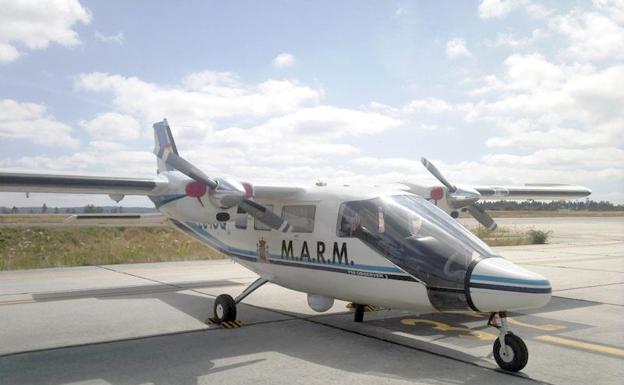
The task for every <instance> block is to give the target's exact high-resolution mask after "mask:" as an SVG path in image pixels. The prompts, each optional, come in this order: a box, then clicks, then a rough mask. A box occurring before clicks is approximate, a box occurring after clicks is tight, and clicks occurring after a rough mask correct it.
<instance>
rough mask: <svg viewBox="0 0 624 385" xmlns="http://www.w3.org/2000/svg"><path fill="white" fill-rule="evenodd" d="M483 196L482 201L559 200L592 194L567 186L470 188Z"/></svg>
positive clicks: (534, 185) (531, 185)
mask: <svg viewBox="0 0 624 385" xmlns="http://www.w3.org/2000/svg"><path fill="white" fill-rule="evenodd" d="M470 187H472V188H473V189H475V190H477V192H478V193H479V194H481V197H480V200H525V199H534V200H551V199H552V200H559V199H578V198H584V197H586V196H588V195H590V194H591V190H590V189H588V188H586V187H583V186H574V185H565V184H526V185H524V186H470Z"/></svg>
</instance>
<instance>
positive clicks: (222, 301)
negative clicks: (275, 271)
mask: <svg viewBox="0 0 624 385" xmlns="http://www.w3.org/2000/svg"><path fill="white" fill-rule="evenodd" d="M267 282H269V281H268V280H266V279H264V278H258V279H256V280H255V281H254V282H253V283H252V284H251V285H249V286H247V288H246V289H245V290H243V292H242V293H240V295H239V296H238V297H236V298H232V296H230V295H229V294H221V295H220V296H218V297H217V298H216V299H215V302H214V315H213V316H212V318H211V319H210V320H211V321H212V322H214V323H217V324H221V323H223V322H231V321H236V305H237V304H238V303H239V302H240V301H242V300H243V299H245V298H246V297H247V296H248V295H249V294H251V293H253V292H254V291H256V289H258V288H259V287H260V286H262V285H264V284H265V283H267Z"/></svg>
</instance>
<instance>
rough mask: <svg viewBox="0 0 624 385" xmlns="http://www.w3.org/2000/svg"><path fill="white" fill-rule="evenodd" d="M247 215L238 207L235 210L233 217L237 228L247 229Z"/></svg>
mask: <svg viewBox="0 0 624 385" xmlns="http://www.w3.org/2000/svg"><path fill="white" fill-rule="evenodd" d="M247 217H248V214H247V212H246V211H245V210H243V209H241V208H240V207H239V208H238V210H236V217H235V218H234V226H236V228H237V229H241V230H246V229H247Z"/></svg>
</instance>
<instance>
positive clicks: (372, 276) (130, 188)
mask: <svg viewBox="0 0 624 385" xmlns="http://www.w3.org/2000/svg"><path fill="white" fill-rule="evenodd" d="M154 136H155V140H156V146H155V149H154V153H155V154H156V156H157V158H158V177H157V178H154V179H129V178H105V177H94V176H62V175H46V174H24V173H0V191H20V192H54V193H59V192H63V193H95V194H108V195H110V197H111V198H113V199H114V200H116V201H119V200H120V199H122V198H123V196H124V195H146V196H148V197H149V198H150V199H151V200H152V201H153V202H154V204H155V205H156V207H157V208H158V210H159V211H160V212H161V213H163V214H164V215H165V216H167V217H168V218H169V219H170V220H171V222H173V224H174V225H175V226H176V227H178V228H179V229H181V230H183V231H184V232H186V233H188V234H189V235H191V236H193V237H195V238H197V239H199V240H200V241H201V242H203V243H205V244H207V245H208V246H210V247H213V248H215V249H217V250H220V251H221V252H223V253H225V254H227V255H228V256H230V257H232V258H233V259H234V260H235V261H237V262H239V263H240V264H241V265H243V266H245V267H246V268H248V269H250V270H252V271H253V272H255V273H256V274H258V275H259V277H260V278H258V279H257V280H256V281H255V282H253V283H252V284H251V285H250V286H249V287H247V288H246V289H245V290H244V291H243V292H242V293H241V294H240V295H238V296H237V297H236V298H233V297H231V296H230V295H227V294H222V295H220V296H218V297H217V298H216V300H215V303H214V316H213V321H214V322H217V323H222V322H227V321H234V320H236V305H237V304H238V303H239V302H241V301H242V300H243V299H244V298H245V297H247V296H248V295H249V294H251V293H252V292H253V291H255V290H256V289H258V288H259V287H261V286H262V285H264V284H265V283H267V282H272V283H274V284H277V285H280V286H283V287H286V288H289V289H293V290H297V291H301V292H305V293H308V304H309V305H310V307H311V308H312V309H314V310H315V311H318V312H323V311H326V310H328V309H330V308H331V307H332V305H333V303H334V299H335V298H337V299H340V300H344V301H350V302H352V303H354V304H357V305H356V309H355V321H356V322H361V321H362V318H363V312H364V305H365V304H371V305H378V306H382V307H385V308H392V309H405V310H414V311H418V312H431V311H441V312H448V311H469V310H473V311H477V312H487V313H491V317H490V320H489V321H488V324H489V325H491V326H494V327H496V328H498V329H499V330H500V332H499V338H498V339H497V340H496V342H495V343H494V357H495V359H496V362H497V363H498V365H500V367H501V368H503V369H505V370H509V371H518V370H521V369H522V368H523V367H524V366H525V365H526V363H527V360H528V351H527V348H526V345H525V344H524V342H523V341H522V339H520V338H519V337H518V336H516V335H515V334H513V333H512V332H511V331H509V328H508V326H507V322H506V314H507V311H512V310H520V309H533V308H539V307H541V306H544V305H545V304H546V303H547V302H548V301H549V299H550V296H551V286H550V282H549V281H548V280H547V279H546V278H544V277H542V276H541V275H538V274H535V273H533V272H531V271H528V270H526V269H524V268H522V267H519V266H517V265H515V264H513V263H511V262H509V261H508V260H506V259H504V258H502V257H501V256H499V255H496V254H495V252H494V251H492V249H490V248H489V247H488V246H487V245H485V244H484V243H483V242H482V241H481V240H479V239H478V238H477V237H476V236H474V235H473V234H472V233H470V232H469V231H468V230H467V229H466V228H464V226H462V225H461V224H460V223H459V222H457V221H456V220H455V219H453V217H456V216H457V210H462V209H467V210H468V211H469V212H470V213H471V214H472V215H473V216H474V217H475V218H476V219H477V221H479V222H480V223H481V224H483V225H484V226H486V227H488V228H494V227H495V224H494V221H493V220H492V218H491V217H490V216H489V215H488V214H486V213H485V212H484V211H483V210H482V209H481V208H479V207H478V206H476V205H475V202H477V201H478V200H479V199H484V198H485V199H570V198H580V197H584V196H587V195H589V194H590V193H591V191H590V190H588V189H586V188H582V187H578V186H566V185H539V186H538V185H532V186H524V187H458V186H454V185H452V184H451V183H449V182H448V181H447V180H446V179H444V177H443V176H442V175H441V174H440V172H439V171H438V170H437V169H436V168H435V167H434V166H433V165H432V164H431V163H430V162H428V161H426V160H425V159H423V164H424V165H425V167H427V168H428V169H429V171H430V172H432V173H433V175H434V176H436V177H437V178H438V180H440V182H441V183H442V184H443V185H444V187H441V186H434V187H425V186H418V185H413V184H407V183H406V184H404V185H405V186H403V188H392V187H388V186H386V187H384V186H367V187H355V186H348V185H344V186H329V185H325V184H323V183H317V184H316V185H314V186H311V187H306V188H304V187H277V186H253V185H251V184H249V183H241V182H239V181H237V180H236V179H233V178H230V177H212V176H208V175H206V174H205V173H203V172H202V171H201V170H199V169H198V168H197V167H195V166H193V165H192V164H190V163H189V162H188V161H186V160H185V159H184V158H182V157H181V156H180V155H179V154H178V150H177V148H176V145H175V142H174V140H173V137H172V135H171V130H170V128H169V125H168V123H167V121H166V120H164V121H162V122H158V123H155V124H154ZM448 214H451V215H450V216H449V215H448Z"/></svg>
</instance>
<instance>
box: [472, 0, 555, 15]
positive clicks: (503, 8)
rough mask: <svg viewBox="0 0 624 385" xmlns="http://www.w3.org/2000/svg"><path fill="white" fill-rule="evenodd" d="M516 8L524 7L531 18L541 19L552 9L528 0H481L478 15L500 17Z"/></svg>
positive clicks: (550, 12)
mask: <svg viewBox="0 0 624 385" xmlns="http://www.w3.org/2000/svg"><path fill="white" fill-rule="evenodd" d="M516 9H524V11H525V12H526V13H527V15H528V16H529V17H531V18H533V19H543V18H545V17H547V16H549V15H551V14H552V12H553V11H552V10H550V9H548V8H546V7H545V6H543V5H542V4H535V3H533V2H531V1H529V0H482V1H481V4H479V9H478V12H479V17H480V18H482V19H490V18H502V17H504V16H506V15H507V14H509V13H510V12H511V11H515V10H516Z"/></svg>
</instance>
